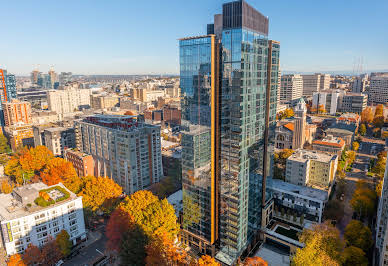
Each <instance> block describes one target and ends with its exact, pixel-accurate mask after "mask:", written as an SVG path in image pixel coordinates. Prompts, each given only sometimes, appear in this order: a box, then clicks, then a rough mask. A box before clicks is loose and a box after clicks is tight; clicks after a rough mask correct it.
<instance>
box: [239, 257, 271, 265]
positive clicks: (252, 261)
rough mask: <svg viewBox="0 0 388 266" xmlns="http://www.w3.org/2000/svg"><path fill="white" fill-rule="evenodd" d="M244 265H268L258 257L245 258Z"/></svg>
mask: <svg viewBox="0 0 388 266" xmlns="http://www.w3.org/2000/svg"><path fill="white" fill-rule="evenodd" d="M244 266H268V263H267V262H266V261H265V260H263V259H262V258H260V257H250V258H246V259H245V262H244Z"/></svg>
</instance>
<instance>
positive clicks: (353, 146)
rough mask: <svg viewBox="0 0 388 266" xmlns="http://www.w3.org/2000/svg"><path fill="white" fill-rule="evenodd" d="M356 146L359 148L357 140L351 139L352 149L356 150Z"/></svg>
mask: <svg viewBox="0 0 388 266" xmlns="http://www.w3.org/2000/svg"><path fill="white" fill-rule="evenodd" d="M358 148H360V144H359V143H358V142H357V141H353V143H352V150H354V151H358Z"/></svg>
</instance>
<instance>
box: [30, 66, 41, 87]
mask: <svg viewBox="0 0 388 266" xmlns="http://www.w3.org/2000/svg"><path fill="white" fill-rule="evenodd" d="M41 74H42V73H41V72H40V71H39V70H38V69H34V70H33V71H32V72H31V83H32V84H37V83H38V79H39V77H40V76H41Z"/></svg>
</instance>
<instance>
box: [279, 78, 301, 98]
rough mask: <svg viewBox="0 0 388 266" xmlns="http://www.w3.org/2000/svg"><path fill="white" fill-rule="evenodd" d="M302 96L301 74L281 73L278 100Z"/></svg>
mask: <svg viewBox="0 0 388 266" xmlns="http://www.w3.org/2000/svg"><path fill="white" fill-rule="evenodd" d="M302 96H303V78H302V76H301V75H297V74H293V75H283V76H282V78H281V85H280V101H292V100H296V99H299V98H301V97H302Z"/></svg>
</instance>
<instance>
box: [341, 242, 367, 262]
mask: <svg viewBox="0 0 388 266" xmlns="http://www.w3.org/2000/svg"><path fill="white" fill-rule="evenodd" d="M342 262H343V265H344V266H355V265H358V266H367V265H368V259H367V258H366V257H365V252H364V251H362V249H360V248H358V247H354V246H350V247H347V248H345V249H344V252H343V254H342Z"/></svg>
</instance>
